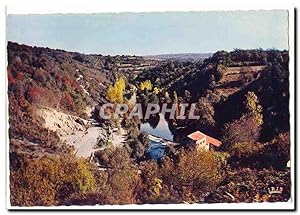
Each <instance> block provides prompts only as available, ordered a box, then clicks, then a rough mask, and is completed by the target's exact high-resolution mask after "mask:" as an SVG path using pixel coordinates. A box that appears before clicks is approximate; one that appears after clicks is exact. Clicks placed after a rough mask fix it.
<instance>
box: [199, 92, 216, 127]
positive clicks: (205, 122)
mask: <svg viewBox="0 0 300 215" xmlns="http://www.w3.org/2000/svg"><path fill="white" fill-rule="evenodd" d="M195 114H196V115H199V116H200V118H199V120H197V124H198V125H199V127H200V128H202V129H205V128H206V129H207V128H212V127H213V126H214V125H215V120H214V115H215V110H214V107H213V106H212V104H211V103H210V102H209V101H208V99H207V98H205V97H201V98H200V99H199V100H198V103H197V105H196V110H195Z"/></svg>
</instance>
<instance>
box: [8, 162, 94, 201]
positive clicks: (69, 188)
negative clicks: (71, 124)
mask: <svg viewBox="0 0 300 215" xmlns="http://www.w3.org/2000/svg"><path fill="white" fill-rule="evenodd" d="M95 185H96V184H95V179H94V175H93V172H92V171H91V169H90V167H89V165H88V163H87V162H86V161H85V160H84V159H77V158H75V157H74V156H64V157H59V156H45V157H42V158H40V159H37V160H33V161H30V162H28V163H27V165H24V166H22V167H21V168H19V169H18V170H15V171H12V172H11V174H10V189H11V190H12V191H13V192H11V197H10V201H11V204H12V205H18V206H36V205H48V206H50V205H57V204H58V203H59V202H60V201H61V200H63V199H64V198H67V197H68V196H70V195H72V194H74V193H86V192H92V191H93V190H94V189H95Z"/></svg>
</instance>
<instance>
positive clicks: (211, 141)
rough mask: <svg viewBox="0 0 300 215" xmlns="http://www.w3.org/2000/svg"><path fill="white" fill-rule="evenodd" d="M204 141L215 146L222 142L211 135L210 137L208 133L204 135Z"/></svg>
mask: <svg viewBox="0 0 300 215" xmlns="http://www.w3.org/2000/svg"><path fill="white" fill-rule="evenodd" d="M206 142H207V143H210V144H212V145H214V146H217V147H220V146H221V144H222V142H221V141H220V140H217V139H215V138H213V137H210V136H208V135H206Z"/></svg>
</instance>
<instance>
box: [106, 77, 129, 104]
mask: <svg viewBox="0 0 300 215" xmlns="http://www.w3.org/2000/svg"><path fill="white" fill-rule="evenodd" d="M125 86H126V81H125V78H124V77H123V76H121V77H120V78H119V79H117V81H116V82H115V83H114V85H110V86H109V87H108V89H107V93H106V98H107V99H108V100H109V101H110V102H113V103H115V102H116V103H123V101H124V98H123V96H124V91H125Z"/></svg>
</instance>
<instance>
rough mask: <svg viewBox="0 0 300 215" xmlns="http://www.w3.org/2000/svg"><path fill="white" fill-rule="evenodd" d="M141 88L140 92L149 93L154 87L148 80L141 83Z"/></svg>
mask: <svg viewBox="0 0 300 215" xmlns="http://www.w3.org/2000/svg"><path fill="white" fill-rule="evenodd" d="M139 87H140V90H142V91H143V90H145V89H146V90H148V91H151V90H152V87H153V86H152V83H151V81H150V80H146V81H143V82H141V83H140V86H139ZM156 89H157V88H156ZM156 91H157V90H156Z"/></svg>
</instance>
